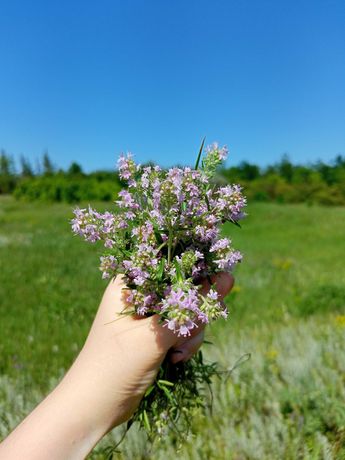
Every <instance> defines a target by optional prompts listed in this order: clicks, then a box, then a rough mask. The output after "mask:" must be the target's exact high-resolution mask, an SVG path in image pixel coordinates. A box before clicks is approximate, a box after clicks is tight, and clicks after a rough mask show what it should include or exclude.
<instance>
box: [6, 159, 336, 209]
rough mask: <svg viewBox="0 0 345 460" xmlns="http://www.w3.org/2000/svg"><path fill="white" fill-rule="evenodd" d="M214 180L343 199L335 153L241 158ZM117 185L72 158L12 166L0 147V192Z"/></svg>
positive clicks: (249, 190)
mask: <svg viewBox="0 0 345 460" xmlns="http://www.w3.org/2000/svg"><path fill="white" fill-rule="evenodd" d="M218 181H219V182H223V183H240V184H241V185H243V186H244V190H245V194H246V195H247V196H248V198H249V199H250V200H252V201H263V202H278V203H308V204H314V203H315V204H322V205H327V206H338V205H345V157H343V156H341V155H339V156H337V157H336V158H335V159H334V160H333V161H332V162H331V163H330V164H326V163H323V162H317V163H314V164H310V165H294V164H292V163H291V162H290V160H289V158H288V157H287V156H283V157H282V159H281V160H280V162H278V163H276V164H274V165H271V166H267V167H266V168H259V167H258V166H257V165H254V164H250V163H247V162H242V163H240V164H239V165H238V166H232V167H230V168H223V169H221V170H220V171H219V174H218ZM120 187H121V182H120V180H119V177H118V175H117V174H116V173H115V172H112V171H97V172H93V173H90V174H85V173H83V171H82V168H81V167H80V165H78V164H77V163H72V164H71V166H70V167H69V169H68V170H67V171H63V170H61V169H59V170H58V169H57V168H56V167H55V166H54V165H53V163H52V161H51V160H50V158H49V155H48V153H45V154H44V155H43V158H42V161H41V162H40V163H39V164H38V166H37V167H36V169H34V168H33V167H32V166H31V164H30V162H29V161H28V160H27V159H25V158H24V157H22V158H21V160H20V169H19V170H18V171H17V170H16V168H15V161H14V159H13V158H12V157H11V156H10V155H7V154H6V152H4V151H2V152H1V153H0V194H14V196H15V197H16V198H18V199H21V200H26V201H44V202H66V203H78V202H80V201H88V200H100V201H111V200H112V199H113V197H114V195H115V194H116V192H118V191H119V189H120Z"/></svg>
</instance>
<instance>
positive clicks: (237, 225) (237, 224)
mask: <svg viewBox="0 0 345 460" xmlns="http://www.w3.org/2000/svg"><path fill="white" fill-rule="evenodd" d="M230 222H231V223H232V224H234V225H236V227H239V228H242V227H241V225H240V224H239V223H238V222H237V221H236V220H233V219H230Z"/></svg>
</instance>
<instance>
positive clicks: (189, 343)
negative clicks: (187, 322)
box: [170, 329, 205, 364]
mask: <svg viewBox="0 0 345 460" xmlns="http://www.w3.org/2000/svg"><path fill="white" fill-rule="evenodd" d="M204 334H205V331H204V329H202V330H201V331H200V332H199V333H198V334H197V335H195V336H194V337H191V338H188V339H187V340H186V341H185V342H183V343H181V344H180V345H179V346H178V347H176V349H173V350H172V351H171V355H170V361H171V362H172V363H173V364H176V363H178V362H180V361H188V359H190V358H191V357H192V356H193V355H195V353H196V352H197V351H198V350H199V348H200V347H201V345H202V342H203V340H204Z"/></svg>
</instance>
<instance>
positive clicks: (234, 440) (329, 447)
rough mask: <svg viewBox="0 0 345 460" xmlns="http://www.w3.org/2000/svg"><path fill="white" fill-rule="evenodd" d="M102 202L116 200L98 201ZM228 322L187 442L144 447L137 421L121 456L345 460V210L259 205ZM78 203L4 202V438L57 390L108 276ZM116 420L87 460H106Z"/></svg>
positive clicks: (236, 237) (219, 327)
mask: <svg viewBox="0 0 345 460" xmlns="http://www.w3.org/2000/svg"><path fill="white" fill-rule="evenodd" d="M92 204H93V205H95V206H96V207H97V208H100V209H105V208H108V209H111V204H110V203H109V204H108V205H107V204H104V203H103V204H101V203H95V202H92ZM248 212H249V216H248V218H247V219H246V221H243V226H242V229H238V228H236V227H235V226H227V227H225V228H224V233H225V234H228V235H230V237H232V239H233V241H234V245H235V246H236V247H237V248H238V249H240V250H241V251H242V252H243V253H244V261H243V264H241V266H239V267H238V269H237V271H236V274H235V276H236V285H235V287H234V289H233V292H232V293H231V294H230V296H229V297H228V299H227V303H228V306H229V310H230V316H229V320H228V321H226V322H225V321H219V322H217V323H216V324H215V325H213V326H212V327H211V328H210V329H209V330H208V337H207V339H208V340H210V341H211V342H213V345H205V346H204V354H205V357H206V359H207V360H208V361H213V360H217V361H219V363H220V365H221V366H222V367H223V368H224V369H231V368H232V367H233V366H234V364H235V363H236V362H237V361H238V359H240V358H241V357H242V356H244V355H245V354H247V353H250V355H251V358H250V359H249V360H248V361H246V362H243V363H242V364H241V365H240V366H239V367H237V368H236V369H235V370H233V372H232V373H231V374H230V377H229V378H228V379H227V380H225V379H223V380H215V381H214V383H213V401H214V404H213V410H212V412H208V413H207V414H206V415H202V414H201V413H198V412H196V413H195V417H194V419H193V431H192V434H191V437H190V439H189V440H188V442H185V443H184V444H183V445H182V446H180V444H179V440H178V439H176V438H173V437H167V438H166V439H164V440H163V442H162V443H161V444H157V445H154V446H153V447H151V448H150V447H149V446H148V443H147V442H146V440H145V438H144V437H143V436H142V435H141V434H140V433H138V432H137V431H136V430H135V428H134V429H133V430H131V432H130V433H129V435H128V437H127V438H126V439H125V441H124V443H123V444H122V445H121V446H120V449H121V453H119V454H115V456H114V458H119V459H158V460H159V459H160V460H163V459H175V458H181V459H202V460H204V459H205V460H208V459H224V460H228V459H230V460H242V459H243V460H245V459H249V460H251V459H255V460H256V459H257V460H262V459H270V460H271V459H273V460H274V459H277V460H278V459H291V460H295V459H313V460H314V459H335V460H337V459H342V458H345V408H344V401H345V380H344V376H345V360H344V356H345V354H344V352H345V340H344V339H345V289H344V286H345V283H344V282H345V264H344V256H345V239H344V234H345V220H344V216H345V211H344V208H342V207H336V206H334V207H332V208H330V207H320V206H313V207H309V206H307V205H302V204H288V205H285V206H281V205H279V204H275V203H251V204H250V206H249V209H248ZM71 217H72V206H71V205H66V204H56V203H54V204H44V203H40V202H37V201H34V202H31V203H25V202H22V201H15V200H14V199H13V198H12V197H9V196H5V197H2V198H1V197H0V266H1V270H0V315H1V338H0V357H1V360H0V414H1V417H0V438H1V437H3V436H5V435H6V434H7V433H8V431H9V430H10V429H11V428H13V427H14V426H15V425H16V424H17V423H18V422H19V421H20V420H21V419H22V417H23V416H24V415H25V414H26V413H27V412H28V411H29V410H30V409H31V408H32V407H33V406H34V405H35V404H36V403H37V402H38V401H39V400H40V399H41V398H42V397H43V395H44V394H45V393H46V392H47V391H48V390H49V389H50V388H52V387H53V386H54V385H55V384H56V382H57V380H58V379H59V378H61V376H62V375H63V373H64V372H65V371H66V369H67V368H68V367H69V365H70V364H71V363H72V361H73V359H74V357H75V356H76V354H77V353H78V350H79V349H80V347H81V346H82V344H83V341H84V339H85V337H86V334H87V331H88V329H89V327H90V325H91V322H92V318H93V316H94V314H95V311H96V309H97V306H98V303H99V301H100V298H101V295H102V291H103V289H104V287H105V282H104V281H102V280H101V278H100V272H99V271H98V269H97V256H98V254H99V252H100V249H101V248H98V247H97V246H92V245H87V244H85V243H84V242H83V241H81V240H80V239H79V238H75V237H73V236H72V234H71V230H70V225H69V219H70V218H71ZM122 432H123V428H122V427H120V428H118V429H116V430H114V432H112V433H111V434H110V435H108V437H107V438H106V439H104V441H102V442H101V443H100V445H99V446H97V448H96V449H95V450H94V452H93V453H92V455H91V456H90V458H93V459H105V458H106V455H105V448H106V446H108V445H109V444H110V443H112V442H114V440H115V441H116V440H118V439H119V438H120V437H121V435H122Z"/></svg>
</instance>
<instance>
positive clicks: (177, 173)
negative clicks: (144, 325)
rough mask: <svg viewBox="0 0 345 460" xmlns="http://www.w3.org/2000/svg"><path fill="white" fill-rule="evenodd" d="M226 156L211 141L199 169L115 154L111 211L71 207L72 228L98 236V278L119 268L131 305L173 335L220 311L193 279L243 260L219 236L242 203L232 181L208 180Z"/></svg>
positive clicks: (239, 215) (235, 219)
mask: <svg viewBox="0 0 345 460" xmlns="http://www.w3.org/2000/svg"><path fill="white" fill-rule="evenodd" d="M226 155H227V149H226V148H225V147H222V148H220V147H219V146H218V144H213V145H211V146H210V147H208V148H207V149H206V155H205V156H204V158H203V159H202V162H201V167H200V168H199V169H198V168H197V167H196V168H195V169H192V168H189V167H185V168H171V169H168V170H163V169H161V168H160V167H159V166H146V167H142V166H140V165H137V164H136V163H135V162H134V160H133V158H132V155H131V154H128V155H122V156H121V157H120V159H119V161H118V169H119V175H120V178H121V179H122V180H123V181H125V182H126V183H127V185H128V187H127V188H125V189H123V190H122V191H121V192H120V193H119V194H118V199H117V201H116V202H115V206H116V208H115V210H114V212H105V213H99V212H97V211H95V210H93V209H91V208H88V209H76V210H75V211H74V214H75V218H74V219H73V220H72V229H73V232H74V233H75V234H78V235H80V236H82V237H83V238H84V239H85V240H86V241H88V242H91V243H95V242H97V241H102V242H103V245H104V248H105V249H104V254H103V255H102V257H101V264H100V270H101V271H102V274H103V275H102V276H103V278H109V277H113V276H116V275H117V274H122V275H124V277H125V281H126V284H127V287H128V289H129V295H128V297H127V302H128V303H129V305H130V306H132V308H133V312H134V313H136V314H139V315H150V314H154V313H158V314H159V315H161V317H162V321H163V322H164V325H165V326H166V327H167V328H168V329H171V330H172V331H174V332H176V334H178V335H182V336H188V335H190V333H191V330H192V329H194V328H196V327H198V324H200V323H208V322H210V321H213V320H214V319H216V318H218V317H220V316H226V311H225V309H224V306H223V304H222V303H221V302H219V300H218V296H217V293H216V292H215V291H214V290H212V289H211V291H210V292H209V293H208V294H207V295H206V296H203V295H201V293H200V281H201V280H202V279H203V278H205V277H207V276H209V275H211V274H214V273H216V272H219V271H231V270H232V269H233V268H234V266H235V265H236V264H237V263H238V262H240V261H241V259H242V256H241V254H240V253H239V251H236V250H234V248H233V247H232V243H231V241H230V240H229V239H228V238H222V237H221V235H220V226H221V224H223V223H224V222H227V221H229V222H233V223H237V222H238V220H240V219H242V218H243V217H244V216H245V213H244V211H243V209H244V207H245V205H246V199H245V197H244V196H243V194H242V191H241V187H240V186H239V185H227V186H222V187H220V186H218V185H217V184H216V183H215V182H214V180H213V178H214V175H215V172H216V169H217V167H218V166H219V165H220V163H221V162H222V161H223V160H224V159H225V158H226Z"/></svg>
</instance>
